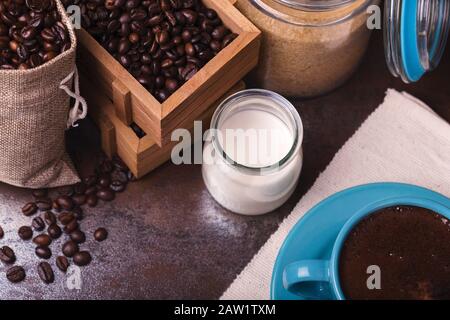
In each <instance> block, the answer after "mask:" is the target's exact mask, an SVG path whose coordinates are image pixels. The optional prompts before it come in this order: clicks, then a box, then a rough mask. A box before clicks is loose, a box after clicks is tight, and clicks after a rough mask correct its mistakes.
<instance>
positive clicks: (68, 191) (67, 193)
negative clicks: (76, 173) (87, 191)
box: [58, 186, 75, 197]
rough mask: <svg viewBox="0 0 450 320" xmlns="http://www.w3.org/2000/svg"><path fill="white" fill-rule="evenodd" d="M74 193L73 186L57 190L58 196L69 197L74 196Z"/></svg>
mask: <svg viewBox="0 0 450 320" xmlns="http://www.w3.org/2000/svg"><path fill="white" fill-rule="evenodd" d="M74 193H75V188H74V187H73V186H65V187H59V188H58V195H59V196H67V197H71V196H73V195H74Z"/></svg>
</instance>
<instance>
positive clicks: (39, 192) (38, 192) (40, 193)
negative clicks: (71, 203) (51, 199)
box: [32, 189, 48, 199]
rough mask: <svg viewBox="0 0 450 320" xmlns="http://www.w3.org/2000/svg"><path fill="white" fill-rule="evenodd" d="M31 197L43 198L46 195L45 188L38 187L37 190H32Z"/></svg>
mask: <svg viewBox="0 0 450 320" xmlns="http://www.w3.org/2000/svg"><path fill="white" fill-rule="evenodd" d="M32 193H33V197H34V198H35V199H40V198H45V197H46V196H47V193H48V192H47V189H38V190H33V192H32Z"/></svg>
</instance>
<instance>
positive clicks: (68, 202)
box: [56, 196, 74, 210]
mask: <svg viewBox="0 0 450 320" xmlns="http://www.w3.org/2000/svg"><path fill="white" fill-rule="evenodd" d="M56 202H57V203H58V204H59V205H60V206H61V208H62V209H63V210H72V209H73V207H74V202H73V200H72V198H71V197H69V196H60V197H58V198H57V199H56Z"/></svg>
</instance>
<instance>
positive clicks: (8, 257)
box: [0, 246, 16, 264]
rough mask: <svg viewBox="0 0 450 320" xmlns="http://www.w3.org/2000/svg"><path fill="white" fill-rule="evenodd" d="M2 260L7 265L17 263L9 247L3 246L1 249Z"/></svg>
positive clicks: (0, 257)
mask: <svg viewBox="0 0 450 320" xmlns="http://www.w3.org/2000/svg"><path fill="white" fill-rule="evenodd" d="M0 260H1V261H3V262H4V263H7V264H12V263H14V262H15V261H16V255H15V253H14V251H13V249H11V248H10V247H8V246H3V247H2V248H0Z"/></svg>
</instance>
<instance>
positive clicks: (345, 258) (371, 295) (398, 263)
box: [339, 206, 450, 300]
mask: <svg viewBox="0 0 450 320" xmlns="http://www.w3.org/2000/svg"><path fill="white" fill-rule="evenodd" d="M339 276H340V284H341V288H342V291H343V293H344V295H345V297H346V298H347V299H408V300H410V299H414V300H415V299H424V300H429V299H450V221H449V220H448V219H446V218H445V217H443V216H442V215H440V214H437V213H435V212H433V211H430V210H428V209H424V208H418V207H407V206H399V207H391V208H386V209H383V210H381V211H378V212H376V213H374V214H371V215H370V216H368V217H366V218H365V219H363V220H362V221H361V222H360V223H359V224H357V225H356V227H354V228H353V230H352V231H351V232H350V233H349V235H348V237H347V239H346V241H345V243H344V246H343V248H342V251H341V255H340V259H339Z"/></svg>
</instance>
